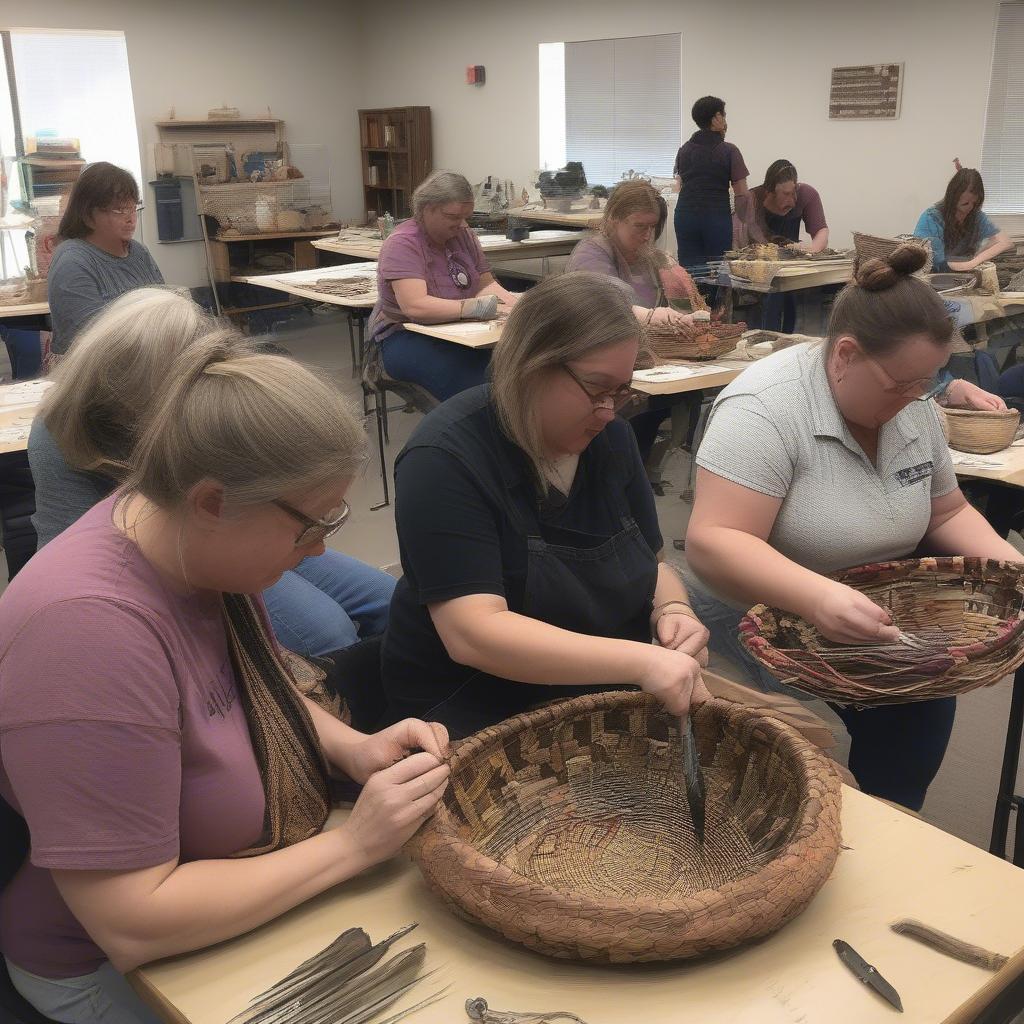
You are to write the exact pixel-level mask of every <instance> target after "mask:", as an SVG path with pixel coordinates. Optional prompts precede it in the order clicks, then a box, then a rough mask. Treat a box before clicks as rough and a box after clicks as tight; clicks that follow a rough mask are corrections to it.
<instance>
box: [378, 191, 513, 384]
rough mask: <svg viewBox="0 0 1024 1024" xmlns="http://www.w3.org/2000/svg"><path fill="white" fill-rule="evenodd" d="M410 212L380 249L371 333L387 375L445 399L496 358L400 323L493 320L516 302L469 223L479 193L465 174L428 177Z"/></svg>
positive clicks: (481, 375)
mask: <svg viewBox="0 0 1024 1024" xmlns="http://www.w3.org/2000/svg"><path fill="white" fill-rule="evenodd" d="M412 212H413V216H412V219H411V220H407V221H405V223H403V224H399V226H398V227H397V228H395V230H394V231H393V232H392V233H391V234H390V235H389V236H388V237H387V239H385V241H384V244H383V245H382V246H381V250H380V257H379V258H378V260H377V294H378V296H379V298H378V299H377V305H376V306H374V308H373V313H372V314H371V316H370V323H369V327H368V328H367V330H368V334H369V338H370V340H371V342H374V343H375V344H376V346H377V349H378V352H379V355H380V358H381V361H382V362H383V367H384V370H385V371H386V373H387V374H388V376H389V377H391V378H392V379H393V380H401V381H410V382H412V383H413V384H419V385H420V386H421V387H423V388H425V389H426V390H427V391H429V392H430V393H431V394H432V395H433V396H434V397H435V398H437V399H439V400H440V401H444V400H445V399H446V398H450V397H451V396H452V395H457V394H458V393H459V392H460V391H464V390H465V389H466V388H469V387H472V386H473V385H474V384H481V383H482V382H483V380H484V377H485V376H486V373H487V366H488V363H489V362H490V353H489V352H487V351H483V350H479V349H470V348H463V347H462V346H461V345H453V344H452V343H451V342H448V341H441V340H439V339H437V338H429V337H427V336H426V335H425V334H417V333H416V332H415V331H407V330H405V329H404V328H403V327H402V324H404V323H406V322H409V321H412V322H413V323H422V324H440V323H445V322H447V321H450V320H493V319H494V318H495V317H496V316H497V315H498V307H499V305H505V306H511V305H512V303H513V302H515V300H516V296H515V295H513V294H512V293H511V292H508V291H506V290H505V289H504V288H502V287H501V285H500V284H498V282H497V281H496V280H495V279H494V275H493V274H492V273H491V268H490V267H489V266H488V264H487V259H486V257H485V256H484V253H483V249H481V248H480V242H479V241H478V239H477V237H476V235H475V234H474V233H473V232H472V231H471V230H470V229H469V226H468V225H467V224H466V218H467V217H468V216H469V215H470V214H471V213H472V212H473V189H472V187H471V186H470V184H469V182H468V181H467V180H466V179H465V178H464V177H463V176H462V175H461V174H455V173H454V172H452V171H434V173H433V174H430V175H428V176H427V177H426V178H425V179H424V180H423V181H422V182H421V184H420V185H419V186H418V187H417V189H416V191H415V192H413V194H412ZM371 366H372V364H371Z"/></svg>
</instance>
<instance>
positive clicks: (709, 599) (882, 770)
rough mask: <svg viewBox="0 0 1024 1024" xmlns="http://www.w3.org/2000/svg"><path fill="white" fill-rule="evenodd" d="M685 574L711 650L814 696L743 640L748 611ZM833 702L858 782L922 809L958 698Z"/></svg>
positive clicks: (757, 682)
mask: <svg viewBox="0 0 1024 1024" xmlns="http://www.w3.org/2000/svg"><path fill="white" fill-rule="evenodd" d="M683 577H684V579H685V580H686V587H687V590H688V591H689V594H690V604H691V605H692V606H693V610H694V612H695V613H696V614H697V617H698V618H699V619H700V620H701V622H703V623H704V625H705V626H706V627H707V629H708V631H709V632H710V634H711V640H710V641H709V643H708V646H709V647H710V648H711V650H713V651H715V652H716V653H718V654H722V655H725V656H726V657H728V658H731V659H732V660H733V661H734V662H736V663H737V664H738V665H739V667H740V668H741V669H742V670H743V673H744V675H745V676H746V682H748V683H749V684H750V685H752V686H753V687H755V688H756V689H758V690H763V691H766V692H768V693H785V694H788V695H789V696H792V697H796V698H798V699H799V700H803V701H807V700H809V699H811V698H810V697H809V696H808V695H807V694H805V693H801V692H800V691H799V690H794V689H792V688H791V687H788V686H784V685H783V684H782V683H781V682H779V680H778V679H776V678H775V677H774V676H773V675H772V674H771V673H770V672H768V671H767V670H766V669H765V668H764V667H763V666H762V665H761V664H760V662H758V661H757V659H755V658H754V657H752V656H751V654H750V653H749V652H748V651H747V649H746V647H744V646H743V643H742V642H741V641H740V639H739V632H738V631H739V624H740V619H742V618H743V612H741V611H738V610H737V609H735V608H733V607H731V606H730V605H727V604H726V603H725V602H724V601H720V600H719V599H718V598H717V597H715V596H714V595H713V594H710V593H708V591H707V590H705V589H704V587H703V586H702V585H701V584H700V583H699V582H698V581H697V580H696V579H695V578H694V576H693V574H692V573H689V572H684V573H683ZM828 706H829V707H830V708H832V710H833V711H835V713H836V714H837V715H839V717H840V718H841V719H842V720H843V724H844V725H845V726H846V730H847V732H849V734H850V771H851V773H852V774H853V777H854V778H855V779H856V780H857V785H858V786H860V788H861V789H862V790H863V791H864V792H865V793H868V794H870V795H871V796H880V797H883V798H884V799H886V800H891V801H893V803H897V804H901V805H902V806H903V807H909V808H910V809H911V810H913V811H919V810H920V809H921V806H922V804H923V803H924V798H925V796H926V794H927V793H928V787H929V786H930V785H931V782H932V779H934V778H935V775H936V773H937V772H938V770H939V766H940V765H941V764H942V758H943V757H944V756H945V753H946V747H947V746H948V745H949V737H950V734H951V733H952V731H953V718H954V716H955V715H956V698H955V697H941V698H939V699H937V700H920V701H913V702H911V703H909V704H887V705H884V706H882V707H875V708H863V709H857V708H855V707H851V706H849V705H841V704H833V703H832V702H831V701H829V702H828Z"/></svg>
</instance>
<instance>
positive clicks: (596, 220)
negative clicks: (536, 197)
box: [508, 203, 604, 229]
mask: <svg viewBox="0 0 1024 1024" xmlns="http://www.w3.org/2000/svg"><path fill="white" fill-rule="evenodd" d="M603 209H604V203H602V204H601V209H600V210H577V211H575V212H572V213H559V212H558V211H557V210H544V209H541V208H536V209H531V208H525V209H524V208H522V207H518V208H516V209H513V210H509V211H508V215H509V216H510V217H514V218H516V219H518V220H526V221H533V222H535V223H537V224H558V225H560V226H561V227H565V228H591V229H593V228H598V227H600V226H601V220H602V219H603V217H604V213H603Z"/></svg>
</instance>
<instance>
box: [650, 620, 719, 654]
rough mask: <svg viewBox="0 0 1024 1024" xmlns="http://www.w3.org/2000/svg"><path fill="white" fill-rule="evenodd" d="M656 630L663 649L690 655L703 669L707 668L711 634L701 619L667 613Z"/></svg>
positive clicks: (656, 626) (659, 621)
mask: <svg viewBox="0 0 1024 1024" xmlns="http://www.w3.org/2000/svg"><path fill="white" fill-rule="evenodd" d="M654 629H655V634H656V635H657V640H658V643H659V644H661V646H662V647H667V648H669V650H673V651H682V652H683V653H684V654H689V655H690V657H691V658H694V659H695V660H696V661H697V664H698V665H700V666H701V668H706V667H707V663H708V640H709V639H710V637H711V634H710V633H709V632H708V631H707V629H706V628H705V627H704V624H703V623H702V622H701V621H700V620H699V619H695V618H694V617H693V616H692V615H689V614H687V613H686V612H666V613H665V614H664V615H662V616H661V617H660V618H659V619H658V622H657V624H656V625H655V627H654Z"/></svg>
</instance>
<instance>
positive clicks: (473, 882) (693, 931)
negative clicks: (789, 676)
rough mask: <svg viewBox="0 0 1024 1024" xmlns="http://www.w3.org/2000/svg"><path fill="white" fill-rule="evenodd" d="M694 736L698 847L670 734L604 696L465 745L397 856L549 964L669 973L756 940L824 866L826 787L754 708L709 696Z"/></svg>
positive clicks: (635, 702) (833, 824) (782, 919)
mask: <svg viewBox="0 0 1024 1024" xmlns="http://www.w3.org/2000/svg"><path fill="white" fill-rule="evenodd" d="M693 724H694V731H695V735H696V739H697V747H698V750H699V755H700V761H701V765H702V770H703V774H704V780H705V785H706V789H707V808H706V810H707V831H706V833H705V843H704V846H703V848H700V847H699V846H698V845H697V843H696V840H695V837H694V832H693V823H692V820H691V819H690V814H689V810H688V804H687V799H686V794H685V789H684V783H683V768H682V760H681V750H680V744H679V730H678V721H677V720H676V719H674V718H672V717H670V716H668V715H666V714H665V713H664V711H663V710H662V709H661V708H660V706H659V705H658V704H657V702H655V701H654V700H653V699H652V698H650V697H648V696H647V695H646V694H642V693H623V692H605V693H599V694H592V695H589V696H585V697H578V698H576V699H575V700H570V701H564V702H560V703H557V704H553V705H547V706H545V707H543V708H540V709H539V710H536V711H531V712H528V713H527V714H524V715H518V716H517V717H515V718H511V719H509V720H507V721H505V722H501V723H500V724H498V725H496V726H493V727H491V728H489V729H484V730H483V731H482V732H479V733H477V734H476V735H475V736H471V737H470V738H469V739H467V740H465V741H463V742H462V743H460V744H459V745H458V746H457V747H456V748H455V751H454V753H453V755H452V758H451V783H450V785H449V787H448V790H447V791H446V793H445V795H444V797H443V799H442V801H441V803H440V805H439V806H438V809H437V811H436V812H435V813H434V815H433V817H432V818H431V819H430V820H429V821H428V822H427V823H426V825H424V826H423V828H422V829H420V831H419V832H418V833H417V834H416V836H414V837H413V839H412V840H410V843H409V845H408V847H407V849H408V851H409V852H410V853H411V855H412V857H413V859H414V860H415V861H416V863H417V864H418V865H419V868H420V870H421V871H422V872H423V876H424V878H425V879H426V881H427V883H428V884H429V886H430V887H431V888H432V889H433V890H434V891H435V892H436V893H437V894H438V895H440V896H441V897H442V898H443V899H444V900H445V902H446V903H447V904H448V905H449V906H450V907H451V909H452V910H453V911H454V912H455V913H457V914H458V915H459V916H461V917H464V918H467V919H469V920H471V921H476V922H479V923H480V924H483V925H486V926H487V927H489V928H492V929H494V930H495V931H497V932H500V933H501V934H502V935H504V936H505V937H506V938H507V939H510V940H511V941H513V942H520V943H522V944H523V945H526V946H529V947H531V948H532V949H536V950H539V951H540V952H542V953H547V954H549V955H551V956H556V957H563V958H567V959H574V960H599V961H605V962H618V963H626V962H630V961H640V960H674V959H680V958H684V957H694V956H699V955H701V954H704V953H707V952H710V951H712V950H720V949H728V948H730V947H733V946H736V945H738V944H740V943H742V942H745V941H747V940H750V939H754V938H758V937H760V936H764V935H767V934H769V933H771V932H773V931H775V930H776V929H777V928H780V927H781V926H782V925H783V924H785V923H786V922H787V921H789V920H790V919H791V918H793V917H795V916H796V915H797V914H799V913H800V911H801V910H803V909H804V907H806V906H807V904H808V903H809V902H810V900H811V899H812V898H813V896H814V894H815V893H816V892H817V891H818V889H819V888H820V887H821V885H822V884H823V883H824V882H825V880H826V879H827V878H828V876H829V874H830V873H831V871H832V867H833V865H834V864H835V861H836V857H837V856H838V853H839V847H840V826H839V810H840V783H839V778H838V775H837V774H836V772H835V769H834V768H833V766H832V762H831V761H830V760H829V759H828V758H827V756H826V755H825V754H824V753H822V751H820V750H819V749H818V748H817V747H815V746H813V745H812V744H810V743H809V742H808V741H807V740H805V739H804V738H803V737H802V736H801V735H800V734H799V733H798V732H796V730H794V729H792V728H791V727H790V726H788V725H784V724H783V723H782V722H780V721H778V720H777V719H775V718H772V717H770V715H769V714H768V713H767V712H765V711H764V710H760V709H755V708H750V707H747V706H744V705H740V704H730V703H728V702H726V701H719V700H712V701H709V702H707V703H705V704H703V705H701V706H700V707H699V708H698V709H696V710H695V711H694V713H693Z"/></svg>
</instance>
